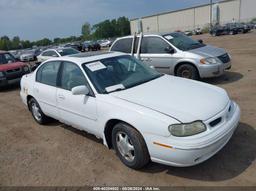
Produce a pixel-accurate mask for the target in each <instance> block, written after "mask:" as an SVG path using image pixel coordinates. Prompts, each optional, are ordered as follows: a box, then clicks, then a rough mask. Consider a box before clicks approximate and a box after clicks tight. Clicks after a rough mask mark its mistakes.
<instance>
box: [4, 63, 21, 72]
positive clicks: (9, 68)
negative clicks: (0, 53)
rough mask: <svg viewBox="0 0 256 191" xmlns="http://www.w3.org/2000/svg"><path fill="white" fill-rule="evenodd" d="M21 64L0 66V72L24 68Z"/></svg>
mask: <svg viewBox="0 0 256 191" xmlns="http://www.w3.org/2000/svg"><path fill="white" fill-rule="evenodd" d="M25 65H26V64H24V63H23V62H13V63H8V64H0V72H3V71H6V70H13V69H17V68H20V67H23V66H25Z"/></svg>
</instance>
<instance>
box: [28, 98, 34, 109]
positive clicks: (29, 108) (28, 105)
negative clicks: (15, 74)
mask: <svg viewBox="0 0 256 191" xmlns="http://www.w3.org/2000/svg"><path fill="white" fill-rule="evenodd" d="M31 98H33V97H32V96H31V95H28V96H27V106H28V109H29V111H30V108H29V100H30V99H31Z"/></svg>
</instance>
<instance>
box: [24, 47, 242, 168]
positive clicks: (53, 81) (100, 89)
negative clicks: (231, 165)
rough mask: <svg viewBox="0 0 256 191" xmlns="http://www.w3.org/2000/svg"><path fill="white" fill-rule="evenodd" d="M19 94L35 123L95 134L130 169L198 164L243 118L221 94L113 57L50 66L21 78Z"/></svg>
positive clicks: (61, 60)
mask: <svg viewBox="0 0 256 191" xmlns="http://www.w3.org/2000/svg"><path fill="white" fill-rule="evenodd" d="M20 95H21V98H22V101H23V102H24V103H25V104H26V105H27V106H28V108H29V110H30V111H31V113H32V115H33V117H34V119H35V120H36V121H37V122H38V123H39V124H44V123H46V122H47V120H48V119H49V117H52V118H55V119H57V120H59V121H61V122H63V123H65V124H68V125H71V126H73V127H75V128H78V129H80V130H84V131H87V132H89V133H92V134H94V135H95V136H96V137H98V138H102V139H103V142H104V144H105V145H106V146H107V147H108V148H114V150H115V151H116V153H117V155H118V157H119V158H120V159H121V161H122V162H123V163H124V164H125V165H127V166H128V167H131V168H134V169H138V168H141V167H143V166H144V165H146V164H147V163H148V162H149V161H150V160H151V161H154V162H157V163H162V164H167V165H172V166H192V165H196V164H198V163H201V162H203V161H205V160H207V159H208V158H210V157H211V156H213V155H214V154H215V153H217V152H218V151H219V150H220V149H221V148H222V147H223V146H224V145H225V144H226V143H227V142H228V141H229V139H230V138H231V136H232V135H233V133H234V131H235V129H236V127H237V125H238V123H239V118H240V109H239V106H238V105H237V104H236V103H235V102H234V101H232V100H230V98H229V96H228V94H227V93H226V91H225V90H223V89H221V88H219V87H216V86H213V85H209V84H206V83H202V82H198V81H194V80H189V79H183V78H179V77H174V76H169V75H164V74H161V73H158V72H157V71H156V70H154V69H152V68H150V67H149V66H147V65H145V64H143V63H142V62H140V61H138V60H136V59H135V58H133V57H132V56H130V55H126V54H123V53H115V52H108V53H90V54H78V55H73V56H66V57H60V58H55V59H51V60H48V61H46V62H44V63H42V64H41V65H40V66H39V67H38V68H37V69H36V70H35V71H34V72H33V73H31V74H28V75H25V76H23V77H22V80H21V92H20Z"/></svg>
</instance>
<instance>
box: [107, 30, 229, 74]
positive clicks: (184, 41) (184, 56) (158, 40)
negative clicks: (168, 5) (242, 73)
mask: <svg viewBox="0 0 256 191" xmlns="http://www.w3.org/2000/svg"><path fill="white" fill-rule="evenodd" d="M110 51H118V52H124V53H129V54H131V55H134V56H135V57H137V58H138V59H140V60H141V61H143V62H144V63H146V64H148V65H150V66H153V67H155V69H156V70H158V71H159V72H163V73H166V74H173V75H176V76H180V77H184V78H190V79H199V78H209V77H216V76H220V75H222V74H223V73H224V70H227V69H230V68H231V58H230V55H229V54H228V53H227V52H226V51H225V50H224V49H222V48H217V47H213V46H210V45H205V44H204V43H203V42H202V41H201V40H199V41H196V40H193V39H192V38H190V37H188V36H186V35H184V34H182V33H180V32H173V33H169V34H161V35H160V34H147V35H143V34H140V35H137V36H135V35H134V36H126V37H122V38H118V39H117V40H116V41H115V42H114V43H113V44H112V46H111V47H110Z"/></svg>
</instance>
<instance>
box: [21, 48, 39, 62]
mask: <svg viewBox="0 0 256 191" xmlns="http://www.w3.org/2000/svg"><path fill="white" fill-rule="evenodd" d="M35 58H36V57H35V51H34V50H27V51H24V52H23V53H21V54H20V61H22V62H29V61H34V60H35Z"/></svg>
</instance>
